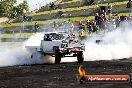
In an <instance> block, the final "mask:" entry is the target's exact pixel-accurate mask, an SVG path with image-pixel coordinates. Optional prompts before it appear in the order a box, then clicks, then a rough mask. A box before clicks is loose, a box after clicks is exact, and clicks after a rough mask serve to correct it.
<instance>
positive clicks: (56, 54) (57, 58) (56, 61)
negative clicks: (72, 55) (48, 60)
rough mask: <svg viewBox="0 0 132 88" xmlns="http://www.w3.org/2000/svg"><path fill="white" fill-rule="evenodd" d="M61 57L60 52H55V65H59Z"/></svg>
mask: <svg viewBox="0 0 132 88" xmlns="http://www.w3.org/2000/svg"><path fill="white" fill-rule="evenodd" d="M61 56H62V55H61V52H60V51H59V50H55V64H60V62H61Z"/></svg>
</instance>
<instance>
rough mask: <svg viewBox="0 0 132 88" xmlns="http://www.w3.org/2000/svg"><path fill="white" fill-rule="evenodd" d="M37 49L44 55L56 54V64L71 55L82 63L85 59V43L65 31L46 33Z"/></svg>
mask: <svg viewBox="0 0 132 88" xmlns="http://www.w3.org/2000/svg"><path fill="white" fill-rule="evenodd" d="M29 47H30V46H29ZM27 48H28V47H27ZM30 48H31V47H30ZM32 48H35V47H32ZM36 49H37V51H38V52H41V53H42V54H43V55H51V56H54V57H55V64H59V63H60V62H61V58H63V57H69V56H71V57H77V60H78V62H79V63H82V62H83V60H84V57H83V51H84V50H85V46H84V43H82V42H81V41H80V40H77V38H75V39H70V36H69V35H68V34H66V33H63V32H61V33H60V32H47V33H45V34H44V37H43V40H41V44H40V47H36ZM32 56H33V55H32Z"/></svg>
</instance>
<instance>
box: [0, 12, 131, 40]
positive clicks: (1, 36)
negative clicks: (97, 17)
mask: <svg viewBox="0 0 132 88" xmlns="http://www.w3.org/2000/svg"><path fill="white" fill-rule="evenodd" d="M129 14H130V15H131V16H132V13H119V15H120V16H122V15H124V16H128V15H129ZM69 19H70V20H71V21H85V20H87V19H89V20H93V19H94V16H84V17H71V18H64V19H60V20H57V21H59V22H63V21H64V20H67V21H68V20H69ZM37 22H38V24H41V23H46V22H47V23H48V22H49V21H45V22H43V21H37ZM21 25H22V24H21ZM27 25H28V24H27ZM32 34H33V33H16V34H0V38H29V37H30V36H32Z"/></svg>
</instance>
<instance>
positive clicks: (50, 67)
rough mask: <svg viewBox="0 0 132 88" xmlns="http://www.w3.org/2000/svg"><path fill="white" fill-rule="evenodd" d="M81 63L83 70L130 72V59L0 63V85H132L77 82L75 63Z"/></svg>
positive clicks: (10, 87)
mask: <svg viewBox="0 0 132 88" xmlns="http://www.w3.org/2000/svg"><path fill="white" fill-rule="evenodd" d="M80 65H83V68H84V69H85V70H86V74H131V73H132V60H131V58H130V59H122V60H111V61H87V62H83V63H82V64H79V63H76V62H70V63H61V64H59V65H55V64H42V65H30V66H11V67H0V88H132V85H131V83H126V84H121V83H119V84H89V83H84V84H80V83H79V82H78V81H77V78H76V75H77V74H78V67H79V66H80Z"/></svg>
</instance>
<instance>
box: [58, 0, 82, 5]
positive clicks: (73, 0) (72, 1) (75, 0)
mask: <svg viewBox="0 0 132 88" xmlns="http://www.w3.org/2000/svg"><path fill="white" fill-rule="evenodd" d="M74 2H80V0H71V1H67V2H58V3H56V4H57V5H61V4H69V3H74Z"/></svg>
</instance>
